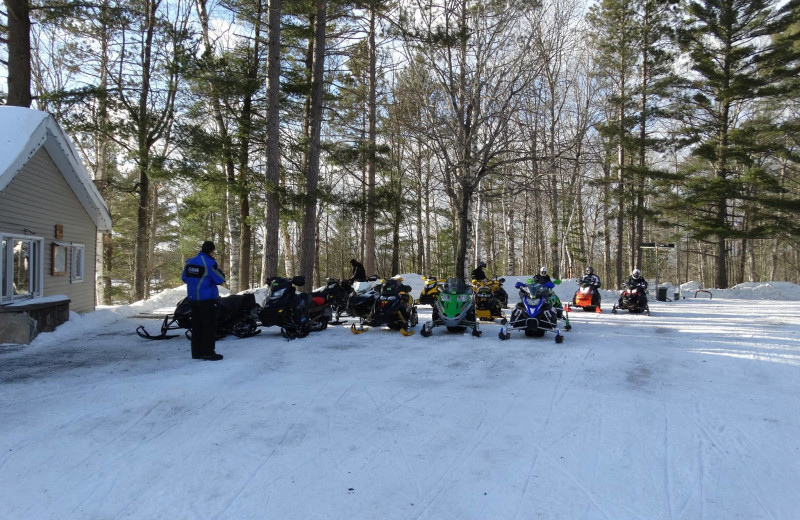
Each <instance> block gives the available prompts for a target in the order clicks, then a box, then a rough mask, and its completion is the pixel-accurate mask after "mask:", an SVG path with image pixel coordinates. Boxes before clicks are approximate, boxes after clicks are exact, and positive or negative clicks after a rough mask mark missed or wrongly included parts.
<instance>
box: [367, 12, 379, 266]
mask: <svg viewBox="0 0 800 520" xmlns="http://www.w3.org/2000/svg"><path fill="white" fill-rule="evenodd" d="M367 44H368V52H369V70H368V74H369V86H368V89H369V90H368V92H367V215H366V216H367V218H366V222H365V230H364V231H365V235H364V248H365V251H364V253H365V257H364V269H365V270H366V272H368V273H371V272H374V270H375V213H376V210H377V208H376V203H375V182H376V179H375V160H376V156H375V155H376V146H377V143H376V135H377V130H376V127H377V101H376V100H377V90H378V87H377V84H376V83H377V56H378V51H377V46H376V44H375V7H374V6H373V5H370V8H369V34H368V36H367Z"/></svg>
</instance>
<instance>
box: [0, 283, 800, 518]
mask: <svg viewBox="0 0 800 520" xmlns="http://www.w3.org/2000/svg"><path fill="white" fill-rule="evenodd" d="M405 279H406V282H410V284H411V285H412V286H413V287H414V291H415V293H418V291H419V288H420V287H421V285H422V281H421V280H420V277H419V276H417V275H406V276H405ZM514 281H516V279H512V278H508V280H507V282H506V284H505V287H506V289H507V291H508V292H509V294H510V295H511V297H512V299H514V298H515V297H516V291H515V290H514V289H513V282H514ZM575 288H576V284H575V282H574V281H564V283H562V284H561V285H560V286H558V287H557V292H558V293H559V295H560V296H561V297H562V299H566V300H568V299H569V298H570V296H571V295H572V293H573V292H574V290H575ZM695 289H697V287H696V286H693V285H691V284H688V285H686V286H684V288H683V291H682V294H683V296H684V297H685V299H681V300H679V301H669V302H657V301H655V298H652V297H651V304H650V307H651V310H652V316H650V317H647V316H641V315H631V314H627V313H620V314H617V315H612V314H610V313H609V312H608V310H610V308H611V305H612V303H613V301H614V299H615V297H616V296H615V293H614V292H612V291H605V292H603V296H604V304H603V307H604V308H605V309H606V311H605V312H604V313H603V314H595V313H584V312H580V311H573V312H572V313H571V321H572V325H573V329H572V330H571V331H568V332H564V335H565V340H564V342H563V343H562V344H556V343H555V341H553V335H548V336H545V337H544V338H527V337H525V336H524V335H523V334H521V333H513V334H512V337H511V339H510V340H508V341H501V340H500V339H499V338H498V335H497V332H498V330H499V325H498V324H494V323H492V324H483V325H482V329H483V331H484V333H483V337H481V338H475V337H472V336H470V335H469V334H465V335H458V334H449V333H447V332H446V331H444V329H443V328H441V327H438V328H436V329H434V332H433V336H432V337H430V338H424V337H422V336H421V335H420V334H415V335H414V336H411V337H403V336H402V335H400V334H399V333H398V332H394V331H390V330H388V329H372V330H370V331H369V332H367V333H365V334H361V335H353V334H351V333H350V331H349V330H348V325H339V326H332V327H329V328H328V330H325V331H322V332H319V333H313V334H311V335H310V336H309V337H307V338H304V339H298V340H295V341H287V340H285V339H283V338H281V337H280V335H279V332H278V330H277V329H275V328H268V329H264V330H263V332H262V333H261V334H260V335H259V336H255V337H252V338H247V339H237V338H233V337H232V338H226V339H225V340H223V341H220V342H219V343H218V344H217V351H218V352H220V353H221V354H223V355H225V359H224V360H223V361H221V362H206V361H193V360H191V359H190V354H189V342H188V341H187V340H186V339H185V338H184V337H182V336H181V337H178V338H175V339H171V340H168V341H147V340H144V339H141V338H139V337H138V336H136V334H135V333H134V329H135V328H136V326H137V325H139V324H144V325H146V326H147V327H148V329H150V330H152V331H156V330H158V327H159V324H160V320H156V319H144V318H137V317H136V316H137V315H141V314H150V313H154V312H170V311H171V310H172V308H173V307H174V305H175V303H176V302H177V301H178V300H179V299H180V298H181V296H182V294H183V292H182V290H181V289H176V290H172V291H167V292H166V293H163V294H161V295H159V296H158V297H156V298H154V299H153V300H150V301H148V302H140V303H138V304H135V305H131V306H122V307H113V308H105V309H101V310H98V311H96V312H94V313H90V314H86V315H83V316H77V315H73V316H72V317H71V320H70V321H69V322H68V323H66V324H64V325H62V326H61V327H59V328H58V329H57V330H56V331H55V332H52V333H47V334H41V335H40V336H39V337H38V338H37V339H36V340H35V341H34V342H33V344H32V345H30V346H24V347H22V346H13V345H3V346H0V518H2V519H11V520H16V519H122V518H137V519H156V518H158V519H161V518H164V519H212V518H217V519H255V518H259V519H281V520H291V519H298V520H309V519H336V520H339V519H348V520H351V519H370V520H372V519H382V520H383V519H416V518H420V519H454V520H465V519H481V520H483V519H524V520H527V519H533V518H545V519H574V518H588V519H595V518H597V519H600V518H602V519H614V520H615V519H634V518H635V519H700V518H706V519H726V520H727V519H747V520H752V519H762V518H763V519H795V518H798V517H799V515H800V513H799V512H800V400H798V395H800V287H798V286H797V285H794V284H788V283H770V284H745V285H743V286H740V287H737V288H734V289H729V290H726V291H717V290H713V291H711V292H712V296H713V297H712V298H709V295H708V294H707V293H698V295H697V298H695V297H694V291H695ZM673 294H674V291H673V290H672V289H670V291H669V296H670V298H672V297H673ZM429 316H430V307H427V306H421V307H420V319H421V321H424V320H426V319H428V318H429ZM417 330H419V327H417Z"/></svg>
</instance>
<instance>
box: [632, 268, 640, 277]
mask: <svg viewBox="0 0 800 520" xmlns="http://www.w3.org/2000/svg"><path fill="white" fill-rule="evenodd" d="M631 276H633V279H634V280H638V279H639V278H641V277H642V272H641V271H640V270H639V268H636V269H634V270H633V271H631Z"/></svg>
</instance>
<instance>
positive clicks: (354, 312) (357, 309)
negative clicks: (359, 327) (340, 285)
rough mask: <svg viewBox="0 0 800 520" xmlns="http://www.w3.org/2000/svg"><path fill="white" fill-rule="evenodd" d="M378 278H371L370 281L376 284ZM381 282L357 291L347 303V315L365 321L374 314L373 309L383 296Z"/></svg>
mask: <svg viewBox="0 0 800 520" xmlns="http://www.w3.org/2000/svg"><path fill="white" fill-rule="evenodd" d="M376 280H377V277H375V278H374V279H373V278H370V281H372V282H375V281H376ZM382 283H383V282H381V281H378V283H373V284H372V285H369V286H367V287H365V288H363V289H357V290H355V291H354V292H353V293H352V294H351V295H350V298H349V299H348V301H347V314H348V315H349V316H352V317H353V318H357V319H359V320H364V319H366V318H368V317H369V315H370V314H371V313H372V307H373V306H374V305H375V300H377V299H378V297H379V296H380V295H381V286H382Z"/></svg>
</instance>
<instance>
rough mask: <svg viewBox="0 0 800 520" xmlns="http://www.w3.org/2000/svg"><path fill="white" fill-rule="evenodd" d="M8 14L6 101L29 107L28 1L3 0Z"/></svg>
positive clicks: (29, 34) (29, 30)
mask: <svg viewBox="0 0 800 520" xmlns="http://www.w3.org/2000/svg"><path fill="white" fill-rule="evenodd" d="M5 3H6V11H7V14H8V31H7V38H8V100H7V101H6V103H7V104H8V105H11V106H17V107H26V108H30V106H31V18H30V4H29V0H5Z"/></svg>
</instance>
